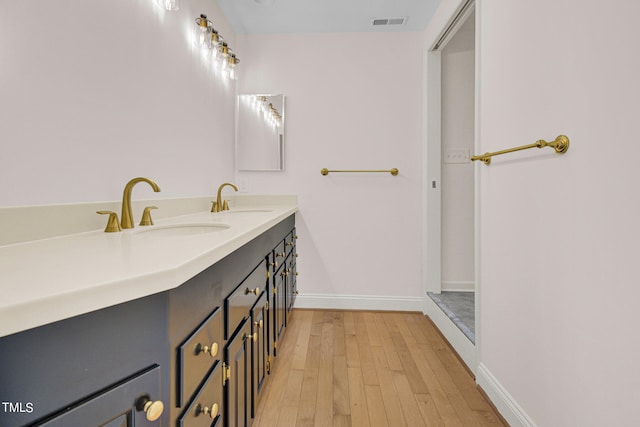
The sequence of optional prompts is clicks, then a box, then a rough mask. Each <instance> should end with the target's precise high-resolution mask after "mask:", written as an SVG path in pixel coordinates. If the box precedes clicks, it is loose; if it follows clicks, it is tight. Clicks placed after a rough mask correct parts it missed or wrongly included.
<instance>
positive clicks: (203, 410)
mask: <svg viewBox="0 0 640 427" xmlns="http://www.w3.org/2000/svg"><path fill="white" fill-rule="evenodd" d="M219 413H220V406H219V405H218V404H217V403H213V404H211V406H203V405H201V404H199V403H198V405H197V406H196V417H197V416H199V415H201V414H202V415H208V416H209V417H210V418H211V419H213V418H215V417H217V416H218V414H219Z"/></svg>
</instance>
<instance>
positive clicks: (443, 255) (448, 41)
mask: <svg viewBox="0 0 640 427" xmlns="http://www.w3.org/2000/svg"><path fill="white" fill-rule="evenodd" d="M475 34H476V32H475V7H474V2H473V1H472V0H470V1H467V2H465V3H464V4H463V5H462V6H461V8H460V9H459V10H458V11H457V12H456V14H454V15H453V16H452V19H451V21H450V22H449V23H448V25H447V26H445V28H443V31H442V33H441V35H440V37H439V40H438V41H437V42H436V43H435V45H434V46H432V47H430V48H429V50H428V52H427V150H426V151H427V155H426V157H427V161H426V172H427V173H426V175H427V233H426V234H427V237H426V240H427V245H426V246H427V251H426V252H427V262H426V265H427V271H428V273H427V275H426V283H427V289H426V290H427V295H428V298H427V310H426V311H427V314H428V315H429V316H430V317H431V318H432V320H433V321H434V323H436V325H437V326H438V328H439V329H440V330H441V332H442V333H443V335H444V336H445V337H446V338H447V340H448V341H449V342H450V343H451V345H452V346H453V347H454V349H455V350H456V351H457V352H458V354H459V355H460V356H461V358H462V359H463V360H464V361H465V363H466V364H467V366H468V367H469V368H470V369H471V370H472V371H474V372H475V367H476V360H477V357H476V354H477V351H476V348H477V346H476V341H477V328H476V326H477V325H476V311H477V310H476V308H477V306H478V302H477V301H476V291H477V286H476V280H475V278H476V271H475V264H476V259H477V257H476V253H475V240H476V239H475V236H476V209H475V172H474V170H475V169H474V167H473V165H472V163H471V161H470V159H469V157H470V155H471V153H472V152H473V151H474V145H475V133H476V130H475V128H476V127H475V122H476V99H475V98H476V97H475V82H476V66H475V65H476V52H475Z"/></svg>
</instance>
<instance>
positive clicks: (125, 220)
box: [120, 178, 160, 228]
mask: <svg viewBox="0 0 640 427" xmlns="http://www.w3.org/2000/svg"><path fill="white" fill-rule="evenodd" d="M141 181H144V182H146V183H147V184H149V185H150V186H151V188H153V191H155V192H156V193H157V192H159V191H160V187H158V184H156V183H155V182H153V181H152V180H150V179H148V178H133V179H132V180H131V181H129V182H127V185H125V186H124V193H123V194H122V215H121V219H120V226H121V227H122V228H133V213H132V212H131V190H133V186H134V185H136V184H137V183H139V182H141Z"/></svg>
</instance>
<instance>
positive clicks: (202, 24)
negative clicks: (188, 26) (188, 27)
mask: <svg viewBox="0 0 640 427" xmlns="http://www.w3.org/2000/svg"><path fill="white" fill-rule="evenodd" d="M209 24H210V21H209V20H208V19H207V15H204V14H202V15H200V17H199V18H196V21H195V28H194V33H195V34H194V38H193V39H194V42H195V44H196V46H198V47H200V48H203V49H205V48H208V47H209V46H210V45H211V37H210V36H209V32H210V31H209V28H210V25H209Z"/></svg>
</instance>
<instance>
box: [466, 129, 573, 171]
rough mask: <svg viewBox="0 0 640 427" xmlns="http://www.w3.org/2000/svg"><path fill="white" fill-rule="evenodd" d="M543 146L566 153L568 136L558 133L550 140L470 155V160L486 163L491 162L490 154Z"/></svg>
mask: <svg viewBox="0 0 640 427" xmlns="http://www.w3.org/2000/svg"><path fill="white" fill-rule="evenodd" d="M543 147H553V149H554V150H556V153H558V154H562V153H566V152H567V150H568V149H569V138H568V137H567V136H565V135H558V137H557V138H556V139H555V140H554V141H551V142H547V141H544V140H542V139H540V140H538V141H536V142H535V143H533V144H529V145H522V146H520V147H515V148H509V149H506V150H501V151H494V152H493V153H484V154H479V155H477V156H471V160H482V161H483V162H484V164H485V165H488V164H490V163H491V157H492V156H498V155H500V154H506V153H512V152H514V151H520V150H526V149H528V148H543Z"/></svg>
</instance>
